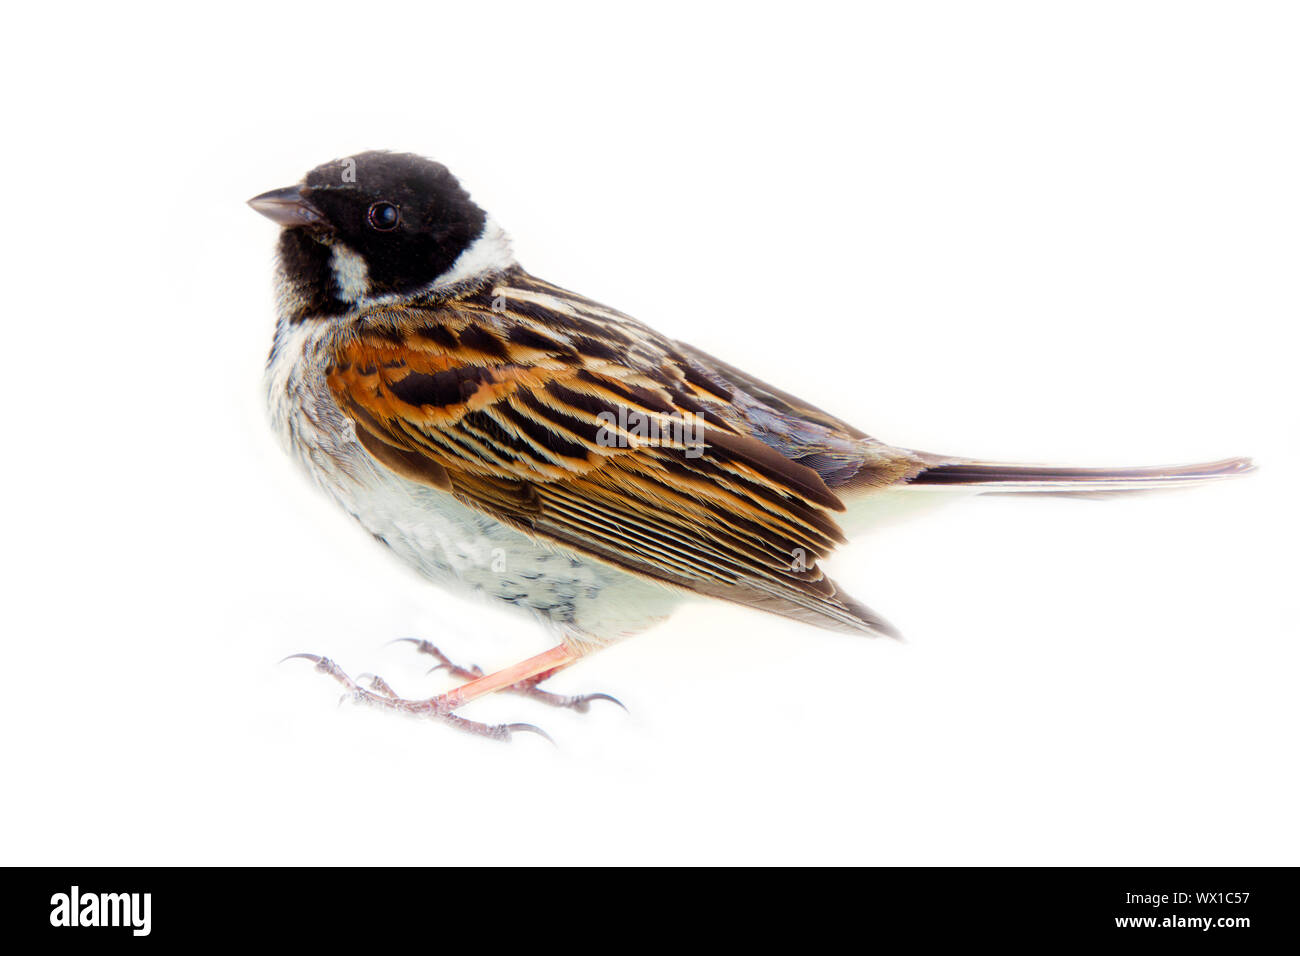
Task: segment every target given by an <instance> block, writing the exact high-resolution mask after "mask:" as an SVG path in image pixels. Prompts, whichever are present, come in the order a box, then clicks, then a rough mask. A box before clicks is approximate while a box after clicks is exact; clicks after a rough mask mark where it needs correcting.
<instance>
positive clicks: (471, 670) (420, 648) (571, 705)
mask: <svg viewBox="0 0 1300 956" xmlns="http://www.w3.org/2000/svg"><path fill="white" fill-rule="evenodd" d="M393 643H395V644H397V643H401V644H414V645H415V650H416V652H417V653H420V654H427V655H428V656H429V657H432V658H433V659H434V660H436V661H437V662H438V663H437V664H435V665H434V666H433V668H432V669H431V670H430V671H429V673H430V674H432V673H433V672H434V671H439V670H445V671H447V673H449V674H451V676H453V677H458V678H460V679H461V680H465V681H471V680H477V679H479V678H481V677H483V676H484V674H483V671H482V669H481V668H479V667H477V666H475V665H472V664H471V665H470V666H469V667H462V666H461V665H459V664H455V663H453V662H452V661H451V659H450V658H448V657H447V655H446V654H444V653H443V652H442V651H440V650H438V648H437V647H435V646H434V645H433V644H431V643H429V642H428V641H424V640H420V639H419V638H415V637H401V638H398V639H397V640H396V641H394V642H393ZM559 669H560V668H559V667H553V668H551V669H550V670H548V671H544V672H543V673H541V674H537V675H535V676H533V677H529V678H527V679H526V680H522V681H519V682H518V683H515V684H511V685H509V686H508V687H503V688H501V689H502V690H503V691H507V692H509V693H511V694H519V695H520V696H522V697H528V698H531V699H532V700H536V701H540V702H541V703H543V704H546V705H548V706H550V707H564V708H566V709H568V710H572V711H576V712H577V713H579V714H585V713H586V712H587V711H589V710H590V709H591V704H592V701H597V700H607V701H609V702H610V703H611V704H615V705H617V706H619V707H622V708H623V710H624V712H626V711H627V708H626V707H624V706H623V702H622V701H621V700H619V699H618V698H617V697H611V696H610V695H609V694H574V695H569V694H557V693H555V692H553V691H549V690H544V689H543V688H541V687H539V686H537V685H538V684H540V683H542V681H544V680H546V679H547V678H549V677H551V676H552V675H554V674H555V672H556V671H558V670H559Z"/></svg>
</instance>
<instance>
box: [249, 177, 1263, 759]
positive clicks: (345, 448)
mask: <svg viewBox="0 0 1300 956" xmlns="http://www.w3.org/2000/svg"><path fill="white" fill-rule="evenodd" d="M249 202H250V205H252V207H253V208H254V209H256V210H257V211H258V212H260V213H262V214H263V215H265V216H267V217H268V218H270V219H272V220H273V221H275V222H277V223H279V224H280V225H281V226H282V229H281V233H280V243H279V254H278V290H279V291H278V312H279V315H278V321H277V325H276V331H275V340H274V344H273V346H272V349H271V355H270V359H269V361H268V367H267V390H268V396H269V400H270V407H271V417H272V420H273V421H274V424H275V427H276V430H277V431H278V432H279V434H280V436H281V437H282V439H283V440H284V442H285V444H286V446H287V447H288V449H289V451H290V452H291V453H292V454H293V455H294V456H295V457H296V458H297V459H298V460H299V461H300V462H302V464H303V465H304V466H305V467H306V468H307V470H308V472H309V473H310V474H311V475H312V477H313V478H314V479H315V480H316V482H317V483H318V484H319V485H320V486H321V487H322V488H324V489H325V490H326V492H328V493H329V494H330V496H332V497H333V498H334V499H335V500H336V501H337V502H338V503H339V504H340V505H342V506H343V507H344V508H345V509H346V510H347V511H348V512H349V513H350V514H352V515H353V516H354V517H355V518H356V519H357V520H358V521H360V522H361V524H362V525H363V526H364V527H365V528H366V529H367V530H369V531H370V533H371V534H373V535H374V536H375V537H376V538H378V539H379V540H380V541H382V542H384V543H385V544H386V545H388V547H390V548H391V549H392V550H393V551H394V552H395V553H396V554H397V555H398V556H399V557H401V558H402V559H403V560H405V561H406V562H408V563H410V564H412V565H414V566H415V567H416V568H417V569H419V570H420V571H421V572H422V573H424V574H425V575H426V576H428V577H429V578H431V579H433V580H434V581H436V582H438V583H441V584H445V585H447V586H450V587H457V588H462V589H468V590H471V591H477V592H481V593H483V594H485V595H487V596H489V597H491V598H495V599H497V600H500V601H504V602H506V603H508V604H511V605H513V606H515V607H517V608H519V609H521V610H523V611H526V612H528V613H530V614H532V615H533V616H535V617H536V618H537V619H539V620H540V621H542V622H543V623H544V624H545V625H546V626H547V627H548V628H550V629H551V630H552V631H554V632H555V634H556V635H557V636H558V639H559V643H558V644H556V646H555V647H553V648H551V649H550V650H548V651H546V652H544V653H542V654H539V655H537V656H536V657H532V658H529V659H528V660H526V661H523V662H521V663H519V664H517V665H515V666H513V667H508V668H506V669H504V670H502V671H499V672H496V673H493V674H487V675H483V674H481V673H479V672H477V671H476V670H467V669H465V668H460V667H457V666H456V665H454V664H452V663H451V662H450V661H449V660H447V659H446V658H445V657H443V656H442V655H441V653H440V652H439V651H438V650H437V649H436V648H435V647H433V646H432V645H431V644H428V643H427V642H417V646H418V647H419V649H420V650H422V651H423V652H425V653H429V654H431V655H433V656H434V657H435V658H437V659H438V660H439V661H440V663H441V664H442V666H444V667H446V668H447V669H449V670H450V671H451V673H452V674H453V675H455V676H459V677H461V678H463V679H464V680H465V681H466V682H465V683H464V684H462V685H461V686H459V687H457V688H456V689H455V690H453V691H451V692H449V693H446V694H441V695H439V696H437V697H433V698H430V699H427V700H407V699H404V698H401V697H399V696H398V695H397V694H395V693H394V692H393V691H392V690H391V688H389V687H388V685H387V684H386V683H384V682H383V681H382V680H381V679H378V678H376V679H374V680H373V681H372V682H371V684H370V686H369V687H362V686H361V685H359V684H357V683H356V682H355V681H353V680H352V679H351V678H350V677H348V676H347V675H346V674H345V673H343V671H341V670H340V669H339V668H338V667H337V666H336V665H335V664H334V663H333V662H332V661H330V660H329V659H328V658H324V657H317V656H315V655H300V656H305V657H308V658H309V659H311V660H313V661H315V662H316V663H317V666H318V667H319V668H320V669H322V670H324V671H327V672H328V673H330V674H332V675H333V676H334V677H335V678H336V679H337V680H339V681H340V682H341V683H343V684H344V685H345V686H347V687H348V688H349V690H350V691H352V692H353V693H354V694H355V695H356V696H357V697H359V698H360V699H364V700H367V701H370V702H373V703H377V704H381V705H383V706H386V707H389V708H392V709H395V710H401V711H405V712H408V713H414V714H422V715H427V716H430V717H435V718H439V719H442V720H446V721H448V722H451V723H455V724H457V725H459V726H461V727H463V728H465V729H469V730H473V731H476V732H479V733H484V734H487V735H489V736H495V737H509V736H510V734H511V732H512V731H516V730H521V729H530V730H531V729H535V728H532V727H531V726H530V725H526V724H506V725H495V726H494V725H486V724H481V723H476V722H474V721H469V720H466V719H464V718H462V717H460V716H458V715H457V714H456V713H455V711H457V710H458V709H459V708H460V707H461V706H463V705H464V704H466V703H467V702H469V701H471V700H473V699H475V698H477V697H481V696H483V695H484V694H488V693H491V692H493V691H497V690H503V689H508V690H513V691H518V692H523V693H527V694H529V695H531V696H534V697H537V698H539V699H541V700H544V701H546V702H548V703H553V704H559V705H562V706H568V707H574V708H578V709H585V708H586V706H587V704H588V703H589V702H590V701H591V700H593V699H596V698H603V697H605V695H585V696H581V697H561V696H559V695H556V694H552V693H549V692H547V691H544V690H542V689H541V688H539V687H537V684H539V683H540V682H541V681H543V680H545V679H546V678H547V677H549V676H550V675H552V674H554V673H555V672H556V671H557V670H559V669H561V668H563V667H566V666H568V665H569V664H572V663H573V662H574V661H576V660H578V659H579V658H581V657H582V656H583V655H585V654H588V653H590V652H592V651H594V650H597V649H599V648H601V647H603V646H606V645H608V644H610V643H612V642H614V641H617V640H619V639H621V638H623V637H626V636H628V635H631V634H635V633H637V632H639V631H642V630H645V629H646V628H648V627H650V626H651V625H653V624H655V623H657V622H659V621H661V620H663V619H664V618H666V617H667V616H668V615H669V614H670V613H671V612H672V610H673V609H674V607H676V606H677V605H678V604H679V603H680V602H681V601H683V600H685V599H687V598H689V597H690V596H692V595H705V596H708V597H715V598H721V599H723V600H727V601H732V602H734V603H737V604H742V605H746V606H748V607H752V608H757V609H759V610H763V611H768V612H770V613H773V614H779V615H782V616H784V617H788V618H793V619H795V620H799V621H804V622H806V623H809V624H815V625H818V626H820V627H826V628H831V629H833V630H838V631H848V632H854V633H861V634H894V633H895V631H894V629H893V628H892V627H891V626H890V625H889V624H888V623H887V622H886V621H885V620H884V619H882V618H881V617H880V616H878V615H877V614H875V613H874V612H872V611H871V610H870V609H868V608H866V607H864V606H863V605H862V604H860V603H858V602H857V601H855V600H854V599H853V598H852V597H850V596H849V595H848V594H846V593H845V592H844V591H843V590H841V589H840V587H839V586H838V585H837V584H836V583H835V582H833V581H831V580H830V579H829V578H827V577H826V575H825V574H824V573H823V572H822V569H821V560H822V559H823V558H824V557H826V556H827V555H828V554H830V553H831V551H832V550H833V549H834V548H835V547H836V546H837V545H839V544H843V543H844V541H845V537H844V534H843V532H842V530H841V527H840V518H841V516H842V513H843V512H844V511H845V510H846V508H850V507H852V506H854V505H855V504H859V503H862V502H865V501H868V500H870V499H871V498H872V496H876V495H879V494H881V493H882V492H885V491H891V492H905V493H908V494H922V493H925V492H934V491H938V490H943V489H950V490H959V491H967V492H976V493H990V492H991V493H1006V492H1025V493H1034V494H1086V495H1105V494H1111V493H1118V492H1127V491H1133V490H1148V489H1154V488H1169V487H1180V486H1185V485H1189V484H1196V483H1201V482H1206V481H1217V480H1221V479H1224V478H1228V477H1232V476H1236V475H1241V474H1244V473H1246V472H1248V471H1250V470H1251V464H1250V462H1249V460H1247V459H1244V458H1231V459H1226V460H1224V461H1218V462H1212V463H1207V464H1196V465H1184V466H1178V467H1169V468H1159V467H1157V468H1115V469H1093V468H1061V467H1048V466H1037V465H1016V464H1003V463H998V462H986V461H977V460H971V459H965V458H954V457H951V456H946V455H934V454H927V453H923V452H916V451H911V450H909V449H905V448H897V447H893V446H890V445H886V444H884V443H882V442H879V441H877V440H875V439H873V438H871V437H870V436H868V435H865V434H864V433H862V432H861V431H859V430H857V429H856V428H854V427H852V426H851V425H849V424H847V423H846V422H844V421H841V420H840V419H838V418H836V417H834V416H832V415H829V414H827V413H826V412H823V411H821V410H820V409H817V408H814V407H813V406H811V405H809V404H807V403H806V402H803V401H801V400H800V399H798V398H796V397H794V396H793V395H789V394H787V393H785V392H782V391H780V390H779V389H776V388H774V387H772V386H770V385H767V384H765V383H763V382H761V381H759V380H758V379H755V378H753V377H752V376H750V375H747V374H746V373H744V372H742V371H740V370H739V369H736V368H733V367H732V366H730V365H727V364H725V363H724V362H721V361H719V360H718V359H715V358H713V357H712V356H710V355H708V354H706V353H704V352H701V351H700V350H699V349H696V348H693V347H691V346H689V345H686V344H684V343H681V342H677V341H674V340H672V339H669V338H667V337H665V336H663V335H660V334H659V333H657V332H655V331H654V330H652V329H650V328H648V327H646V326H645V325H643V324H641V323H640V322H638V321H636V320H635V319H632V318H630V317H629V316H626V315H624V314H623V313H621V312H617V311H615V310H614V309H610V308H608V307H606V306H603V305H599V304H597V303H595V302H592V301H591V300H589V299H586V298H584V297H583V296H581V295H578V294H576V293H573V292H569V291H567V290H565V289H562V288H560V287H558V286H555V285H552V284H551V283H549V282H546V281H543V280H541V279H538V278H536V277H534V276H531V275H529V274H528V273H527V272H525V271H524V270H523V268H521V267H520V266H519V264H518V263H517V262H516V261H515V259H514V257H513V255H512V254H511V251H510V245H509V241H508V240H507V238H506V236H505V234H504V233H503V232H502V230H501V229H500V227H498V226H497V224H496V223H495V222H493V221H492V219H491V218H490V217H489V216H487V214H486V213H484V212H483V210H481V209H480V208H479V207H478V206H476V205H475V204H474V203H473V202H472V201H471V200H470V197H469V195H468V194H467V193H466V192H465V191H464V190H463V189H462V188H461V187H460V185H459V183H458V182H457V181H456V179H455V178H454V177H453V176H452V175H451V173H449V172H448V171H447V169H446V168H445V167H443V166H441V165H439V164H438V163H434V162H431V161H429V160H427V159H423V158H421V157H418V156H413V155H409V154H400V153H387V152H368V153H362V154H359V155H356V156H352V157H348V158H346V159H342V160H336V161H334V162H330V163H326V164H324V165H322V166H318V167H317V168H316V169H314V170H312V171H311V172H310V173H308V174H307V176H306V177H305V179H304V180H303V181H302V183H300V184H299V185H297V186H292V187H289V188H286V189H277V190H273V191H272V192H268V193H263V194H262V195H260V196H258V197H256V198H254V199H252V200H250V201H249Z"/></svg>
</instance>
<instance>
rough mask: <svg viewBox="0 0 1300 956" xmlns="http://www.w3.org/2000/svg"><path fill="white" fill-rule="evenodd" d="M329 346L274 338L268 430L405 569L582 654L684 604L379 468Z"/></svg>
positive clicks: (294, 329)
mask: <svg viewBox="0 0 1300 956" xmlns="http://www.w3.org/2000/svg"><path fill="white" fill-rule="evenodd" d="M329 335H330V329H329V325H328V323H327V322H323V321H310V320H309V321H307V322H303V323H300V324H298V325H293V326H289V325H287V324H284V323H282V324H281V325H280V327H279V328H277V330H276V337H275V344H274V346H273V348H272V351H271V358H270V361H269V362H268V364H267V372H266V387H267V397H268V401H269V404H270V412H271V421H272V423H273V425H274V426H275V430H276V432H277V434H279V436H280V438H281V440H282V441H283V442H284V444H285V447H286V448H287V449H288V451H289V453H290V454H291V455H292V456H293V457H294V458H296V459H297V460H298V461H300V462H301V463H302V464H303V465H304V467H306V469H307V471H308V473H309V474H310V475H311V476H312V478H313V479H314V480H315V482H316V483H317V484H318V485H319V486H320V487H321V488H323V489H324V490H325V491H326V493H327V494H329V495H330V497H332V498H333V499H334V500H335V501H337V502H338V503H339V504H340V505H342V506H343V508H344V509H345V510H346V511H347V512H348V513H349V514H351V515H352V516H353V517H355V518H356V519H357V520H358V521H359V522H361V524H362V526H363V527H365V528H366V530H368V531H369V532H370V533H371V534H372V535H374V536H375V537H376V538H378V539H379V540H380V541H382V542H384V543H385V544H386V545H388V547H389V548H391V549H392V551H393V552H394V553H395V554H396V555H398V556H399V557H400V558H401V559H402V560H404V561H406V562H407V563H408V564H410V565H412V566H413V567H415V568H416V569H417V570H419V571H420V572H421V573H422V574H423V575H425V576H426V577H428V578H429V579H430V580H432V581H435V582H437V583H438V584H440V585H443V586H445V587H450V588H454V589H457V590H462V591H470V592H476V593H478V594H480V595H482V596H484V597H487V598H491V599H496V600H499V601H504V602H506V603H508V604H511V605H513V606H515V607H517V608H519V609H521V610H523V611H525V612H527V613H530V614H532V615H534V616H536V617H538V618H540V619H541V620H543V621H545V622H546V623H548V624H550V625H553V626H555V627H556V628H557V629H558V630H559V631H560V632H561V634H562V635H563V636H564V637H565V639H566V640H567V641H569V642H570V643H571V644H573V645H575V646H577V647H579V648H583V647H584V645H590V646H599V645H601V644H606V643H609V642H611V641H614V640H617V639H618V638H620V637H624V636H627V635H630V634H634V633H637V632H638V631H642V630H645V629H646V628H647V627H649V626H651V625H653V624H655V623H657V622H658V621H660V620H662V619H663V618H665V617H667V616H668V614H670V613H671V612H672V609H673V608H674V607H675V606H676V605H677V604H678V603H680V602H681V600H683V595H682V594H681V593H680V592H677V591H674V590H671V589H669V588H667V587H663V586H661V585H658V584H655V583H654V582H652V581H646V580H643V579H641V578H638V577H636V576H634V575H631V574H627V573H625V572H623V571H620V570H618V569H616V568H613V567H610V566H609V565H606V564H603V563H601V562H599V561H595V560H593V559H590V558H586V557H582V556H579V555H576V554H573V553H570V552H567V551H564V550H562V549H559V548H557V547H552V546H550V545H548V544H543V543H541V542H538V541H535V540H533V539H532V538H529V537H528V536H527V535H524V534H521V533H520V532H518V531H515V530H514V529H512V528H510V527H508V526H506V525H504V524H502V523H501V522H499V521H497V520H495V519H494V518H492V517H490V516H488V515H486V514H482V513H481V512H478V511H475V510H473V509H471V508H469V507H467V506H465V505H463V504H461V503H460V502H459V501H457V500H456V499H455V498H454V497H452V496H451V495H450V494H448V493H446V492H443V491H439V490H437V489H435V488H429V487H427V486H425V485H421V484H417V483H415V482H412V481H408V480H407V479H405V478H402V477H400V476H398V475H396V474H394V473H393V472H391V471H389V470H388V469H386V468H384V467H383V466H382V465H379V464H378V463H376V462H375V461H374V459H372V458H371V457H370V455H369V454H368V453H367V452H366V451H365V449H364V448H362V446H361V445H360V443H358V442H357V440H356V432H355V428H354V426H353V424H352V422H351V421H350V420H349V419H348V418H347V417H346V416H345V415H343V413H342V412H341V411H340V410H339V408H338V406H337V405H336V404H335V402H334V399H333V396H332V395H331V394H330V392H329V388H328V387H327V385H326V383H325V381H324V376H323V375H322V370H323V369H324V368H325V364H326V362H325V359H324V357H323V355H321V354H320V353H321V352H322V351H324V350H325V349H327V348H328V337H329ZM584 649H585V648H584Z"/></svg>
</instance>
